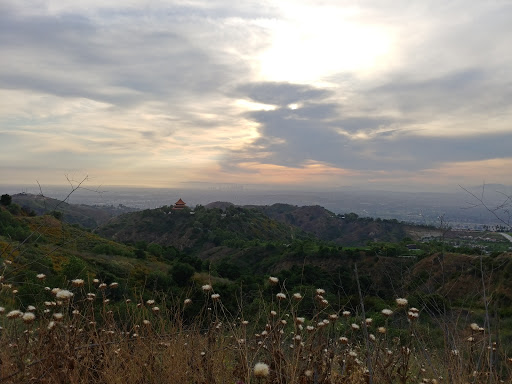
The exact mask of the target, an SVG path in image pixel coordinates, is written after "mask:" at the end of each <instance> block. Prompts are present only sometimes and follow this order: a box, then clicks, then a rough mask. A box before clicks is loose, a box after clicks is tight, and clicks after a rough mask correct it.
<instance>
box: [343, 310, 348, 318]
mask: <svg viewBox="0 0 512 384" xmlns="http://www.w3.org/2000/svg"><path fill="white" fill-rule="evenodd" d="M342 315H343V317H349V316H350V311H343V312H342Z"/></svg>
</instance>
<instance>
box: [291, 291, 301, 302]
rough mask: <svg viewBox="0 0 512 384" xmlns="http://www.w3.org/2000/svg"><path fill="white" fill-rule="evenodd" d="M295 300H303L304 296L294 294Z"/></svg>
mask: <svg viewBox="0 0 512 384" xmlns="http://www.w3.org/2000/svg"><path fill="white" fill-rule="evenodd" d="M293 298H294V299H295V300H301V299H302V295H301V294H300V293H298V292H297V293H294V294H293Z"/></svg>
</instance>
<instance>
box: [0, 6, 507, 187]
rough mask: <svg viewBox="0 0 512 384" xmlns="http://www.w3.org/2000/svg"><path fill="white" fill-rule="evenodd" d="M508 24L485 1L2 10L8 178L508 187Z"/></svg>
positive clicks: (0, 118)
mask: <svg viewBox="0 0 512 384" xmlns="http://www.w3.org/2000/svg"><path fill="white" fill-rule="evenodd" d="M511 14H512V3H511V2H508V1H492V2H491V1H488V2H484V1H476V0H471V1H441V0H433V1H428V2H414V1H413V2H411V1H406V0H397V1H393V2H381V1H376V0H363V1H359V2H357V3H354V2H349V1H335V0H332V1H329V0H327V1H322V2H314V1H310V0H298V1H284V0H283V1H268V2H266V1H258V2H256V1H236V2H235V1H232V0H218V1H210V0H208V1H207V0H198V1H170V0H169V1H168V0H162V1H155V2H147V1H140V0H133V1H130V2H111V3H110V4H108V3H107V4H106V3H105V2H103V1H98V0H91V1H88V2H69V1H64V0H42V1H40V0H27V1H23V2H20V1H15V0H4V1H2V2H1V3H0V31H1V34H0V36H1V37H0V54H1V55H2V60H1V62H0V68H1V70H0V98H1V100H2V102H1V103H0V184H26V185H35V184H36V180H37V181H38V182H39V183H41V185H65V184H66V183H67V181H66V175H67V177H70V178H72V179H74V180H81V179H82V178H83V177H85V176H86V175H88V176H89V177H90V181H89V182H88V185H89V186H93V185H109V186H115V185H123V186H140V187H160V188H179V187H182V186H191V185H193V184H194V183H195V184H196V185H200V184H202V183H213V184H215V183H217V184H219V185H221V184H222V183H225V184H224V185H226V186H227V185H234V186H244V185H249V186H258V185H262V186H265V188H274V189H279V190H293V189H298V190H299V189H300V190H307V189H315V190H319V189H326V190H336V189H343V188H349V187H352V188H365V189H384V190H407V191H436V190H439V191H454V190H456V189H457V188H458V185H459V184H460V185H463V186H477V185H481V184H482V183H484V182H485V183H501V184H505V185H510V184H512V178H511V171H510V170H511V169H512V149H511V144H512V128H511V121H512V119H511V117H512V92H511V89H512V71H510V68H512V51H511V50H510V46H512V25H511V23H510V20H509V19H510V15H511ZM213 184H212V185H213Z"/></svg>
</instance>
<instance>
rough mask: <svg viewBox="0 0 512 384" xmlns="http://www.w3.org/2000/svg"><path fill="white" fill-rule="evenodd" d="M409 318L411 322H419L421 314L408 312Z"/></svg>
mask: <svg viewBox="0 0 512 384" xmlns="http://www.w3.org/2000/svg"><path fill="white" fill-rule="evenodd" d="M407 317H408V318H409V320H411V321H414V320H417V319H418V317H420V314H419V313H418V312H411V311H409V312H407Z"/></svg>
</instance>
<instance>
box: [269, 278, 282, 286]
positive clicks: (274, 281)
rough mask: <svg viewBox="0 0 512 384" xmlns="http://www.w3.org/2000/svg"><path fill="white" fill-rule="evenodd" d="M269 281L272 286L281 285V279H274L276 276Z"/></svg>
mask: <svg viewBox="0 0 512 384" xmlns="http://www.w3.org/2000/svg"><path fill="white" fill-rule="evenodd" d="M268 281H269V282H270V284H272V285H276V284H277V283H279V279H278V278H277V277H274V276H270V277H269V278H268Z"/></svg>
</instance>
